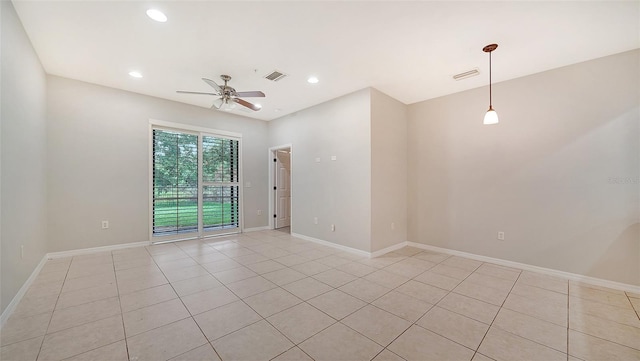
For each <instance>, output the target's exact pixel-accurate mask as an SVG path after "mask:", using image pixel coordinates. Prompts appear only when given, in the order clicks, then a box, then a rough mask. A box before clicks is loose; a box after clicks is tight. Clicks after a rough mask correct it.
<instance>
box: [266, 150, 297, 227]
mask: <svg viewBox="0 0 640 361" xmlns="http://www.w3.org/2000/svg"><path fill="white" fill-rule="evenodd" d="M283 149H288V150H289V152H290V157H289V189H290V191H291V195H292V196H293V146H292V145H291V143H288V144H282V145H278V146H275V147H271V148H269V154H268V155H269V157H268V162H269V163H268V164H269V167H268V168H269V212H268V213H267V217H268V218H269V229H275V227H276V222H275V221H274V219H273V212H274V209H275V205H276V201H277V200H276V192H274V189H273V187H275V186H276V184H275V172H274V166H273V164H274V161H273V159H274V158H275V157H276V153H277V152H278V151H279V150H283ZM289 212H290V216H291V222H290V224H289V227H290V229H291V230H293V218H294V217H293V202H291V198H289Z"/></svg>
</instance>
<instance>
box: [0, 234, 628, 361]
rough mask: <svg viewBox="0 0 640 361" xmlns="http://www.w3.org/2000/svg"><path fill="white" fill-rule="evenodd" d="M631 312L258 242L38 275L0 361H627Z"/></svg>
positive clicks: (619, 298) (507, 273)
mask: <svg viewBox="0 0 640 361" xmlns="http://www.w3.org/2000/svg"><path fill="white" fill-rule="evenodd" d="M634 307H635V309H634ZM639 312H640V295H638V294H633V293H625V292H623V291H618V290H613V289H608V288H603V287H597V286H592V285H588V284H582V283H576V282H572V281H571V282H570V281H567V280H565V279H560V278H554V277H550V276H546V275H542V274H537V273H532V272H527V271H521V270H518V269H512V268H506V267H501V266H498V265H494V264H490V263H483V262H479V261H476V260H471V259H466V258H462V257H456V256H449V255H445V254H439V253H433V252H427V251H423V250H420V249H416V248H411V247H406V248H403V249H400V250H398V251H395V252H392V253H389V254H387V255H385V256H382V257H378V258H374V259H368V258H363V257H359V256H356V255H354V254H352V253H346V252H342V251H339V250H336V249H334V248H330V247H326V246H322V245H318V244H315V243H310V242H307V241H304V240H300V239H296V238H294V237H291V236H290V235H289V234H286V233H283V232H278V231H264V232H255V233H247V234H244V235H237V236H229V237H225V238H215V239H207V240H204V241H186V242H179V243H167V244H162V245H155V246H150V247H144V248H143V247H140V248H130V249H124V250H118V251H113V252H106V253H100V254H90V255H83V256H76V257H73V258H66V259H55V260H50V261H48V262H47V263H46V265H45V266H44V268H43V269H42V271H41V273H40V275H39V276H38V277H37V279H36V281H35V282H34V283H33V285H32V286H31V288H30V289H29V291H28V292H27V294H26V295H25V297H24V298H23V300H22V301H21V302H20V304H19V305H18V307H17V308H16V310H15V312H14V313H13V315H12V316H11V318H10V319H9V320H8V322H7V323H6V325H5V327H4V328H3V329H2V330H1V335H0V342H1V346H2V348H1V356H0V359H2V360H19V361H29V360H109V361H112V360H136V361H141V360H153V361H158V360H194V361H195V360H220V359H222V360H492V359H493V360H544V361H549V360H614V359H615V360H640V319H639V318H638V313H639Z"/></svg>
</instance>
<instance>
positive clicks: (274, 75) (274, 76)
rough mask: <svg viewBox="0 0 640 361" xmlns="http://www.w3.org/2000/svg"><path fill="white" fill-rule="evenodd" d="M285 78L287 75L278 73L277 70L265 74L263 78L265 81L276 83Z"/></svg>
mask: <svg viewBox="0 0 640 361" xmlns="http://www.w3.org/2000/svg"><path fill="white" fill-rule="evenodd" d="M285 76H287V74H285V73H283V72H281V71H278V70H274V71H272V72H271V73H269V74H267V75H265V76H264V78H265V79H269V80H271V81H278V80H280V79H282V78H284V77H285Z"/></svg>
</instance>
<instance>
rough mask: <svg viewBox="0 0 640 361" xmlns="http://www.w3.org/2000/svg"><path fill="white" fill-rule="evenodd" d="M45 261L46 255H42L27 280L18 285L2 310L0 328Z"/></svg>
mask: <svg viewBox="0 0 640 361" xmlns="http://www.w3.org/2000/svg"><path fill="white" fill-rule="evenodd" d="M45 263H47V255H44V256H43V257H42V259H41V260H40V263H38V265H37V266H36V268H35V269H34V270H33V272H31V276H29V278H27V281H26V282H25V283H24V284H23V285H22V287H20V290H18V293H17V294H16V295H15V296H14V297H13V299H12V300H11V302H9V305H8V306H7V308H5V309H4V311H3V312H2V315H1V316H0V328H2V327H3V326H4V324H5V322H7V320H8V319H9V317H10V316H11V314H12V313H13V311H14V310H15V309H16V306H18V303H20V301H22V297H24V295H25V293H27V291H28V290H29V287H31V284H32V283H33V281H34V280H35V279H36V277H38V274H39V273H40V270H41V269H42V267H44V264H45Z"/></svg>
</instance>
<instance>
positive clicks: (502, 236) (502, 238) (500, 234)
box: [498, 232, 504, 241]
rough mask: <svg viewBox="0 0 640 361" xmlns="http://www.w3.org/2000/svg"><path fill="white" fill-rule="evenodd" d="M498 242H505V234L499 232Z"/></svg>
mask: <svg viewBox="0 0 640 361" xmlns="http://www.w3.org/2000/svg"><path fill="white" fill-rule="evenodd" d="M498 240H499V241H504V232H498Z"/></svg>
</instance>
